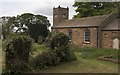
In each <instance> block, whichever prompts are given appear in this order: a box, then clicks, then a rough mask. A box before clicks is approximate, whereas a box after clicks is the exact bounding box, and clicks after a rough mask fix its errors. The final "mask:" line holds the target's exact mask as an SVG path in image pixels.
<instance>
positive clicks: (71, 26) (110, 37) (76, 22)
mask: <svg viewBox="0 0 120 75" xmlns="http://www.w3.org/2000/svg"><path fill="white" fill-rule="evenodd" d="M68 17H69V8H68V7H67V8H63V7H60V6H59V7H57V8H53V26H52V31H55V32H62V33H64V34H66V35H68V36H69V39H70V41H71V43H72V44H75V45H78V46H80V47H96V48H114V49H120V24H119V22H120V18H119V16H118V14H108V15H100V16H93V17H85V18H77V19H68Z"/></svg>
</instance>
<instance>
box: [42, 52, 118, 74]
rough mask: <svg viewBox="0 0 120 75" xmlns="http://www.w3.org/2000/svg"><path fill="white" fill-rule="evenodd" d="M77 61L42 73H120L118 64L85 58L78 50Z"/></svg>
mask: <svg viewBox="0 0 120 75" xmlns="http://www.w3.org/2000/svg"><path fill="white" fill-rule="evenodd" d="M76 54H77V58H78V60H77V61H74V62H70V63H65V64H61V65H58V66H55V67H50V68H48V69H45V70H42V71H40V72H41V73H118V64H116V63H112V62H107V61H101V60H97V59H83V58H82V57H81V53H80V52H78V53H76Z"/></svg>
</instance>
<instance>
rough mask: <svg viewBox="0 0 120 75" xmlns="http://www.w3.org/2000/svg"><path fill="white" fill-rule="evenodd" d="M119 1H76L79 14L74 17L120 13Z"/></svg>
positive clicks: (75, 5)
mask: <svg viewBox="0 0 120 75" xmlns="http://www.w3.org/2000/svg"><path fill="white" fill-rule="evenodd" d="M119 5H120V3H119V2H75V3H74V5H73V6H74V7H76V8H77V9H76V10H75V11H76V12H77V15H74V18H81V17H89V16H97V15H106V14H110V13H118V6H119Z"/></svg>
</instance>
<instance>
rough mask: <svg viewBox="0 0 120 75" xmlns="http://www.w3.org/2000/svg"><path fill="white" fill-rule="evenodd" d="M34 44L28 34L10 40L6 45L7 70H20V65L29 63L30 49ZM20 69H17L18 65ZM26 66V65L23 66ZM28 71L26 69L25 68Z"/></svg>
mask: <svg viewBox="0 0 120 75" xmlns="http://www.w3.org/2000/svg"><path fill="white" fill-rule="evenodd" d="M31 45H32V40H31V38H29V37H27V36H19V37H16V38H14V39H12V41H10V42H9V43H8V44H7V46H6V71H7V72H20V71H22V70H21V69H24V68H21V67H20V66H23V64H24V63H28V60H29V51H30V48H31ZM15 65H17V67H18V68H19V67H20V68H19V69H16V66H15ZM23 67H24V66H23ZM17 70H18V71H17ZM23 71H26V70H23Z"/></svg>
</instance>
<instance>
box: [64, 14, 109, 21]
mask: <svg viewBox="0 0 120 75" xmlns="http://www.w3.org/2000/svg"><path fill="white" fill-rule="evenodd" d="M109 15H111V14H107V15H98V16H89V17H82V18H75V19H68V20H65V21H72V20H73V21H74V20H80V19H81V20H82V19H87V18H95V17H103V16H106V17H107V16H109Z"/></svg>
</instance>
